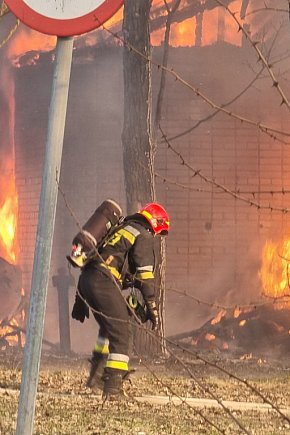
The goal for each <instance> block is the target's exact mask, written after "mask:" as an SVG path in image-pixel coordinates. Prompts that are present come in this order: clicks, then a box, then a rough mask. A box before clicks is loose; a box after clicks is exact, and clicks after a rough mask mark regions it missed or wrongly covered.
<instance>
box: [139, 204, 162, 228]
mask: <svg viewBox="0 0 290 435" xmlns="http://www.w3.org/2000/svg"><path fill="white" fill-rule="evenodd" d="M138 213H140V214H142V215H143V216H144V217H145V218H146V219H147V221H148V222H150V225H151V227H152V229H153V231H154V233H155V234H160V235H161V236H165V235H167V234H168V231H169V225H170V223H169V217H168V214H167V212H166V210H165V209H164V208H163V207H162V206H161V205H160V204H157V203H156V202H150V203H149V204H146V205H145V206H144V207H143V208H141V210H139V211H138Z"/></svg>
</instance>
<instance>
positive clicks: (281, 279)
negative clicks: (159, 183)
mask: <svg viewBox="0 0 290 435" xmlns="http://www.w3.org/2000/svg"><path fill="white" fill-rule="evenodd" d="M259 276H260V279H261V282H262V286H263V291H264V294H265V295H266V296H269V297H274V298H281V297H283V296H285V295H286V294H289V292H290V290H289V288H290V239H288V238H285V239H284V240H283V241H282V242H280V243H279V242H278V243H275V242H273V241H267V242H266V243H265V245H264V248H263V252H262V265H261V269H260V271H259Z"/></svg>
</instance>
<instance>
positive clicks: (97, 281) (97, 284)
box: [79, 266, 130, 371]
mask: <svg viewBox="0 0 290 435" xmlns="http://www.w3.org/2000/svg"><path fill="white" fill-rule="evenodd" d="M79 290H80V292H81V294H82V296H83V297H84V298H85V299H86V301H87V302H88V304H89V305H90V307H91V308H92V309H93V310H96V311H97V312H93V314H94V317H95V319H96V320H97V322H98V324H99V326H100V331H99V336H101V337H103V338H108V339H109V355H108V360H107V364H106V367H108V368H112V369H120V370H125V371H128V361H129V357H128V353H129V337H130V327H129V318H130V317H129V313H128V309H127V305H126V302H125V300H124V298H123V296H122V294H121V291H120V290H119V289H118V288H117V286H116V285H115V283H114V282H113V281H112V280H111V279H110V278H109V277H107V276H106V275H104V274H103V273H102V272H101V271H99V270H97V269H96V268H94V267H93V266H92V267H88V266H87V267H86V268H85V269H84V270H83V271H82V273H81V275H80V279H79ZM100 313H102V314H104V316H103V315H101V314H100Z"/></svg>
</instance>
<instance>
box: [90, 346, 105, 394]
mask: <svg viewBox="0 0 290 435" xmlns="http://www.w3.org/2000/svg"><path fill="white" fill-rule="evenodd" d="M107 357H108V355H106V354H102V353H99V352H95V351H94V352H93V355H92V358H90V359H89V362H90V364H91V368H90V374H89V377H88V380H87V387H89V388H92V389H93V390H95V389H98V388H99V389H101V390H102V389H103V385H104V381H103V380H102V375H103V370H104V367H105V365H106V361H107Z"/></svg>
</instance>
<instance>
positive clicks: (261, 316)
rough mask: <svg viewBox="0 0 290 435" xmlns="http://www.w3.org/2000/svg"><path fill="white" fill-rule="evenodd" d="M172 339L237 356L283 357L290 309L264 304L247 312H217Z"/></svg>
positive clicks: (289, 340)
mask: <svg viewBox="0 0 290 435" xmlns="http://www.w3.org/2000/svg"><path fill="white" fill-rule="evenodd" d="M176 339H178V340H180V341H183V343H184V344H187V345H191V346H194V347H195V348H196V349H198V350H202V349H209V350H218V351H226V352H233V353H235V354H240V355H252V356H253V357H255V356H256V357H257V356H260V355H261V354H262V355H269V354H271V355H276V356H280V355H283V356H287V355H289V354H290V312H289V309H288V308H281V309H276V308H275V306H274V305H264V306H259V307H256V308H254V307H253V308H251V309H249V310H247V311H243V310H235V311H234V312H227V311H223V312H219V313H218V314H217V316H216V317H214V318H213V319H211V320H209V321H208V322H206V323H205V324H204V325H203V326H202V327H201V328H199V329H197V330H195V331H191V332H188V333H184V334H180V335H179V336H177V337H176Z"/></svg>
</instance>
